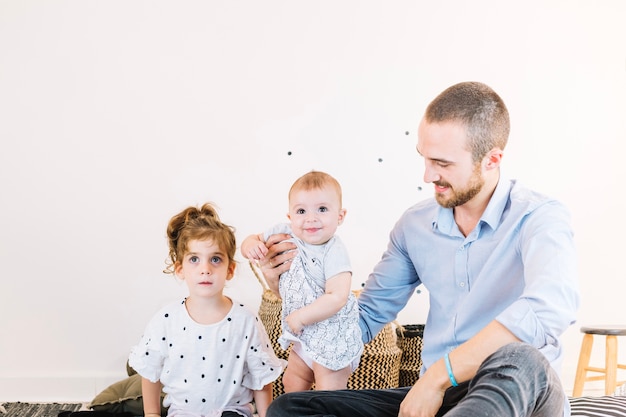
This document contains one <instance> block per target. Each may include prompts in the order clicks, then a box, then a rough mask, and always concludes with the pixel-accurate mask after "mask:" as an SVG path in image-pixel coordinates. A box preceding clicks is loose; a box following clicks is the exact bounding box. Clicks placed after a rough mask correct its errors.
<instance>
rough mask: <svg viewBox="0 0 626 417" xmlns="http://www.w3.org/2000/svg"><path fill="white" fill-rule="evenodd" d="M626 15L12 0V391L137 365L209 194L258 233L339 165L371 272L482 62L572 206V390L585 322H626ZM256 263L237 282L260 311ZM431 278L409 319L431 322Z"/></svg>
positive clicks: (515, 133) (6, 0)
mask: <svg viewBox="0 0 626 417" xmlns="http://www.w3.org/2000/svg"><path fill="white" fill-rule="evenodd" d="M625 16H626V2H624V1H623V0H603V1H601V2H594V1H580V0H579V1H565V0H564V1H556V0H548V1H539V0H536V1H526V2H502V1H497V0H493V1H486V0H482V1H474V2H464V1H452V0H448V1H440V2H423V1H402V0H398V1H393V2H375V1H356V0H346V1H316V2H304V1H278V0H271V1H263V2H257V1H250V0H242V1H229V2H217V1H183V2H165V1H160V0H157V1H115V0H108V1H95V0H64V1H63V0H61V1H54V2H49V1H36V0H2V1H0V140H1V144H2V146H1V149H0V198H1V202H2V204H1V205H0V207H1V209H0V210H1V216H0V265H2V267H3V268H2V269H3V277H2V281H1V282H0V401H18V400H19V401H29V400H34V401H58V400H61V401H64V400H81V401H89V400H90V399H91V398H92V397H93V396H94V395H95V394H96V393H97V392H99V391H100V390H101V389H103V388H104V387H106V385H108V384H109V383H111V382H114V381H116V380H119V379H121V378H123V377H125V360H126V357H127V354H128V350H129V347H130V346H131V345H132V344H134V343H136V342H137V341H138V338H139V336H140V334H141V332H142V330H143V327H144V326H145V324H146V322H147V320H148V318H149V317H150V316H151V315H152V314H153V313H154V311H155V309H157V308H158V307H159V306H160V305H162V304H164V303H165V302H168V301H170V300H173V299H177V298H180V297H181V296H182V295H183V294H185V287H184V285H182V284H179V283H177V282H175V281H174V280H173V279H172V278H171V277H169V276H167V275H164V274H162V273H161V270H162V269H163V266H164V263H163V261H164V259H165V257H166V255H167V248H166V241H165V238H164V231H165V226H166V224H167V221H168V220H169V218H170V217H171V216H172V215H173V214H174V213H176V212H178V211H179V210H181V209H182V208H184V207H185V206H187V205H190V204H201V203H203V202H205V201H213V202H215V203H217V204H218V205H219V207H220V210H221V211H220V213H221V215H222V218H223V220H225V221H226V222H229V223H231V224H232V225H234V226H236V227H237V236H238V238H239V239H241V238H243V237H244V236H245V235H247V234H249V233H251V232H256V231H260V230H262V229H263V228H265V227H266V226H267V225H269V224H272V223H274V222H275V221H279V220H284V213H285V212H286V193H287V189H288V186H289V185H290V183H291V182H292V181H293V180H294V179H295V178H296V177H297V176H299V175H301V174H302V173H304V172H306V171H307V170H310V169H313V168H315V169H320V170H326V171H328V172H330V173H331V174H333V175H335V176H336V177H337V178H338V179H339V180H340V181H341V182H342V183H343V186H344V192H345V205H346V207H347V208H348V217H347V219H346V223H345V224H344V225H343V226H342V227H341V229H340V232H341V235H342V237H343V238H344V239H345V240H346V241H347V244H348V246H349V248H351V255H352V259H353V263H354V266H355V278H354V287H355V288H358V287H359V286H360V284H361V283H362V282H363V281H364V280H365V278H366V276H367V274H368V272H369V271H370V269H371V267H372V266H373V265H374V263H375V262H376V261H377V260H378V258H379V257H380V255H381V253H382V251H383V249H384V247H385V245H386V240H387V233H388V231H389V230H390V228H391V226H392V224H393V223H394V222H395V220H396V219H397V217H398V215H399V214H400V213H401V212H402V211H403V210H404V209H405V208H406V207H408V206H409V205H410V204H412V203H413V202H415V201H418V200H420V199H423V198H426V197H429V196H431V195H432V191H431V188H430V187H429V186H428V185H425V184H423V182H422V162H421V161H420V159H419V158H418V156H417V154H416V152H415V150H414V146H415V142H416V134H415V130H416V126H417V123H418V122H419V119H420V117H421V114H422V112H423V110H424V108H425V106H426V105H427V104H428V102H429V101H430V100H431V99H432V98H434V96H435V95H436V94H438V93H439V92H440V91H442V90H443V89H444V88H446V87H448V86H449V85H451V84H454V83H456V82H459V81H464V80H478V81H483V82H485V83H487V84H489V85H491V86H492V87H493V88H494V89H495V90H496V91H498V92H499V93H500V95H501V96H502V97H503V98H504V100H505V102H506V103H507V105H508V107H509V110H510V112H511V117H512V134H511V139H510V144H509V147H508V148H507V153H506V156H505V160H504V172H505V174H507V175H509V176H511V177H517V178H519V179H521V180H522V181H523V182H525V183H526V184H528V185H530V186H532V187H534V188H536V189H538V190H540V191H543V192H545V193H548V194H551V195H554V196H556V197H558V198H560V199H562V200H563V201H564V202H565V203H566V204H567V205H568V206H569V207H570V208H571V210H572V214H573V222H574V227H575V230H576V240H577V244H578V247H579V251H580V262H579V264H580V274H581V290H582V306H581V309H580V315H579V317H580V321H579V323H578V324H576V325H574V326H573V327H572V328H571V329H570V330H569V331H568V332H567V333H566V334H565V336H564V341H565V343H566V345H567V348H568V350H567V356H566V358H565V368H564V372H563V373H564V375H563V376H564V383H565V385H566V387H568V389H570V388H571V385H572V383H573V375H574V370H575V366H576V361H577V355H578V349H579V344H580V340H581V335H580V333H579V331H578V328H579V326H580V324H589V323H611V322H616V323H623V322H624V301H625V298H624V291H625V290H626V284H625V283H624V281H625V280H624V273H623V271H622V270H621V267H622V265H623V262H622V259H621V257H622V256H623V253H622V248H621V245H620V244H619V243H618V242H620V241H621V237H622V236H623V235H624V234H625V232H626V230H625V229H626V226H625V225H624V222H622V221H621V220H620V219H621V218H622V217H623V213H624V211H625V210H626V207H625V202H624V197H623V184H624V181H625V179H626V164H625V163H624V161H623V158H624V156H623V155H624V140H625V139H626V25H624V17H625ZM407 132H408V134H407ZM289 152H291V155H289V154H288V153H289ZM379 159H380V160H382V162H380V161H379ZM418 187H422V190H421V191H420V190H419V188H418ZM241 261H242V262H241V266H240V268H239V273H238V275H237V277H236V279H235V280H234V282H233V284H232V287H231V288H230V289H229V293H230V294H232V295H234V296H235V297H237V298H240V299H242V300H244V301H246V302H248V303H250V304H251V305H253V306H255V307H256V306H257V305H258V303H259V302H260V293H261V287H260V285H259V284H258V283H257V282H256V280H255V278H254V277H253V275H252V274H251V273H250V271H249V270H248V268H247V264H246V263H245V262H244V260H243V259H241ZM426 297H427V296H426V294H425V293H422V294H420V295H416V296H415V297H414V299H413V300H412V301H411V303H410V305H409V306H408V307H407V308H406V309H405V310H404V311H402V313H401V314H400V317H399V320H398V321H399V322H400V323H420V322H423V321H424V319H425V311H426V308H427V305H426V303H427V300H426ZM621 354H622V360H624V359H623V356H624V354H626V352H624V351H623V349H622V352H621ZM595 356H597V355H595ZM599 358H600V360H601V358H602V357H601V356H599Z"/></svg>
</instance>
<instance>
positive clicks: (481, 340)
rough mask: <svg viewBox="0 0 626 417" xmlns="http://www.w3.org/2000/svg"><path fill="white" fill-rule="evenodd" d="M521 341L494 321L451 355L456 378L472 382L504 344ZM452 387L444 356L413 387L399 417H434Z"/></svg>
mask: <svg viewBox="0 0 626 417" xmlns="http://www.w3.org/2000/svg"><path fill="white" fill-rule="evenodd" d="M519 341H520V340H519V339H518V338H517V337H516V336H515V335H514V334H513V333H511V332H510V331H509V330H508V329H507V328H506V327H504V326H503V325H502V324H500V323H498V322H497V321H495V320H494V321H492V322H491V323H489V324H488V325H487V326H486V327H485V328H483V329H482V330H481V331H480V332H478V333H477V334H476V335H475V336H474V337H472V338H471V339H469V340H467V341H466V342H465V343H463V344H461V345H459V347H457V348H456V349H455V350H454V351H452V352H451V353H450V354H449V359H450V367H451V370H452V374H453V376H454V379H455V380H456V382H458V383H461V382H465V381H468V380H469V379H471V378H472V377H473V376H474V375H476V372H477V371H478V368H479V367H480V365H481V364H482V363H483V362H484V360H485V359H487V357H488V356H489V355H491V354H492V353H494V352H495V351H496V350H498V349H499V348H501V347H502V346H505V345H507V344H509V343H513V342H519ZM451 386H452V382H451V380H450V377H449V375H448V370H447V367H446V364H445V361H444V359H443V358H441V359H440V360H438V361H437V362H435V363H434V364H433V365H432V366H431V367H430V368H428V370H427V371H426V372H425V373H424V375H422V376H421V377H420V379H418V380H417V382H416V383H415V385H414V386H413V388H411V390H410V391H409V393H408V394H407V396H406V397H405V398H404V401H403V402H402V404H401V405H400V414H399V417H407V416H411V417H433V416H434V415H435V414H436V413H437V411H438V410H439V408H440V407H441V405H442V403H443V396H444V393H445V391H446V389H448V388H449V387H451Z"/></svg>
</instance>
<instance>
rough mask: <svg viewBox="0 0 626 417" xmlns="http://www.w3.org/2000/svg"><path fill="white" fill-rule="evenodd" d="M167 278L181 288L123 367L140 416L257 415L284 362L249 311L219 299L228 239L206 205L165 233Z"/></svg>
mask: <svg viewBox="0 0 626 417" xmlns="http://www.w3.org/2000/svg"><path fill="white" fill-rule="evenodd" d="M167 237H168V239H169V261H168V262H167V265H168V267H167V269H166V270H165V271H164V272H166V273H173V274H175V275H176V276H177V277H178V278H179V279H182V280H184V281H185V283H186V284H187V287H188V288H189V295H188V296H187V297H186V298H185V299H184V300H183V301H182V302H177V303H174V304H171V305H168V306H167V307H165V308H162V309H161V310H160V311H159V312H158V313H157V314H156V315H155V316H154V317H153V318H152V320H151V321H150V323H149V324H148V326H147V328H146V330H145V332H144V334H143V336H142V338H141V342H140V343H139V344H138V345H137V346H135V347H134V348H133V349H132V351H131V353H130V357H129V364H130V366H131V367H133V368H134V369H135V370H136V371H137V372H138V373H139V374H140V375H141V376H142V393H143V405H144V414H145V416H147V417H157V416H160V410H161V404H160V398H161V390H163V392H164V393H165V394H166V396H165V398H164V400H163V405H164V406H165V407H169V409H168V416H169V417H175V416H177V417H183V416H185V417H208V416H211V417H213V416H246V417H251V416H252V413H253V407H252V404H251V402H252V401H253V400H254V403H255V405H256V412H257V413H258V415H259V416H260V417H263V416H265V411H266V410H267V407H268V405H269V403H270V401H271V400H272V382H273V381H274V380H275V379H276V378H278V377H279V376H280V374H281V372H282V370H283V368H284V365H285V361H283V360H281V359H278V358H277V357H276V355H275V354H274V351H273V350H272V347H271V344H270V341H269V338H268V336H267V333H266V332H265V329H264V328H263V325H262V324H261V322H260V321H259V319H258V318H257V317H256V315H255V314H254V313H252V312H251V311H250V310H248V309H247V308H246V307H244V306H243V305H242V304H240V303H238V302H236V301H234V300H231V299H230V298H228V297H226V296H225V295H224V294H223V289H224V285H225V284H226V281H228V280H230V279H232V278H233V274H234V272H235V260H234V256H235V250H236V244H235V235H234V232H233V229H232V228H231V227H230V226H227V225H225V224H224V223H222V222H221V221H220V219H219V217H218V215H217V212H216V211H215V209H214V208H213V207H212V206H211V205H210V204H205V205H204V206H202V208H200V209H198V208H196V207H188V208H187V209H185V210H184V211H182V212H181V213H179V214H177V215H175V216H174V217H172V219H171V220H170V222H169V225H168V227H167Z"/></svg>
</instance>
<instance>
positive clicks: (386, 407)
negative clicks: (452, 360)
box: [267, 343, 567, 417]
mask: <svg viewBox="0 0 626 417" xmlns="http://www.w3.org/2000/svg"><path fill="white" fill-rule="evenodd" d="M409 389H410V387H405V388H395V389H386V390H372V389H369V390H339V391H304V392H293V393H289V394H283V395H281V396H280V397H278V398H276V399H275V400H274V401H272V403H271V404H270V407H269V409H268V411H267V417H287V416H290V417H293V416H311V417H314V416H317V417H322V416H323V417H330V416H336V417H357V416H363V417H397V415H398V411H399V409H400V403H401V402H402V400H403V399H404V397H405V396H406V394H407V392H408V391H409ZM566 399H567V398H566V397H565V393H564V391H563V388H562V386H561V382H560V380H559V377H558V375H557V374H556V372H555V371H554V370H553V369H552V367H551V366H550V364H549V363H548V361H547V360H546V359H545V357H544V356H543V355H542V354H541V353H540V352H539V351H538V350H537V349H535V348H534V347H532V346H530V345H527V344H523V343H512V344H509V345H506V346H504V347H502V348H501V349H499V350H497V351H496V352H495V353H494V354H492V355H491V356H489V357H488V358H487V359H486V360H485V361H484V362H483V363H482V364H481V366H480V368H479V369H478V372H477V373H476V376H475V377H474V378H472V379H471V380H470V381H469V382H465V383H462V384H459V386H458V387H451V388H449V389H448V390H447V391H446V393H445V396H444V399H443V405H442V406H441V408H440V409H439V412H438V413H437V417H442V416H444V415H445V416H446V417H475V416H485V417H522V416H528V417H530V416H532V417H561V416H563V415H564V413H563V407H564V406H565V404H566Z"/></svg>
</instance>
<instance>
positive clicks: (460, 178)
mask: <svg viewBox="0 0 626 417" xmlns="http://www.w3.org/2000/svg"><path fill="white" fill-rule="evenodd" d="M417 152H418V153H419V154H420V155H422V156H423V157H424V165H425V169H424V181H425V182H427V183H429V182H430V183H433V185H434V186H435V199H436V200H437V202H438V203H439V204H440V205H441V206H443V207H446V208H453V207H457V206H461V205H463V204H465V203H467V202H468V201H470V200H471V199H472V198H474V196H476V195H477V194H478V193H479V192H480V190H481V189H482V187H483V185H484V183H485V181H484V179H483V176H482V166H481V164H480V163H474V162H473V161H472V153H471V151H470V150H469V149H468V148H467V133H466V129H465V127H464V126H463V125H462V124H460V123H456V122H444V123H427V122H426V121H424V120H422V122H421V123H420V126H419V131H418V141H417Z"/></svg>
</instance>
